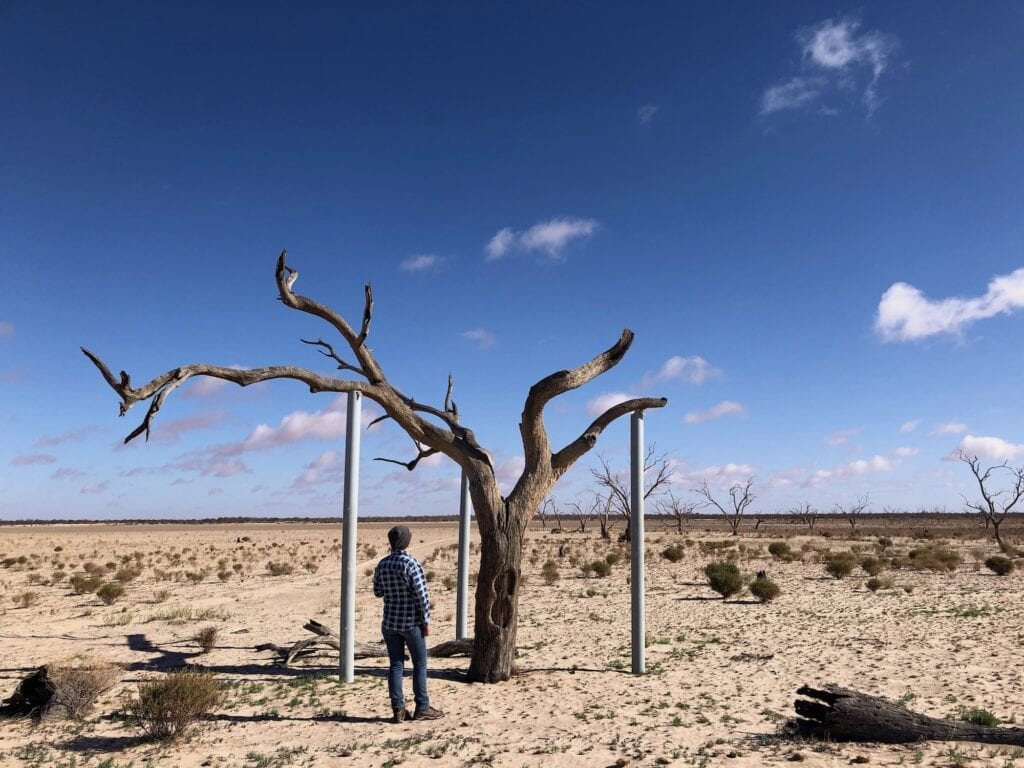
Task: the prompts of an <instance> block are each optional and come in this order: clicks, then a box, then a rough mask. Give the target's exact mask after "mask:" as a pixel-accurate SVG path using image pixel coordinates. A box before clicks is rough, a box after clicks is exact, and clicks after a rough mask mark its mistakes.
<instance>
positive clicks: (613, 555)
mask: <svg viewBox="0 0 1024 768" xmlns="http://www.w3.org/2000/svg"><path fill="white" fill-rule="evenodd" d="M621 559H622V553H621V552H609V553H608V554H607V555H605V556H604V561H605V562H606V563H608V565H615V564H616V563H617V562H619V561H620V560H621Z"/></svg>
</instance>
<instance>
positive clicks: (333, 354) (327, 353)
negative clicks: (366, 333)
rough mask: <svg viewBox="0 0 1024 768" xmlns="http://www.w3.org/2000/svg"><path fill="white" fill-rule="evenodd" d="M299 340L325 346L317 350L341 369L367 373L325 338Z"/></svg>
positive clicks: (362, 373)
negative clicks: (343, 357) (346, 358)
mask: <svg viewBox="0 0 1024 768" xmlns="http://www.w3.org/2000/svg"><path fill="white" fill-rule="evenodd" d="M296 274H298V273H296ZM299 341H301V342H302V343H303V344H309V345H311V346H315V347H324V348H325V349H326V351H325V350H324V349H318V350H317V351H318V352H319V353H320V354H321V355H323V356H324V357H329V358H331V359H332V360H334V361H335V362H337V363H338V370H339V371H355V372H356V373H358V374H359V375H360V376H365V375H366V374H365V373H364V372H363V369H362V368H360V367H359V366H356V365H351V364H350V363H346V362H345V361H344V360H342V359H341V358H340V357H339V356H338V353H337V352H335V351H334V347H332V346H331V345H330V344H328V343H327V342H326V341H324V340H323V339H317V340H316V341H308V340H307V339H299Z"/></svg>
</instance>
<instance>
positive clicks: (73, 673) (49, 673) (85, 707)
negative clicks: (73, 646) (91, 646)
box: [43, 655, 121, 719]
mask: <svg viewBox="0 0 1024 768" xmlns="http://www.w3.org/2000/svg"><path fill="white" fill-rule="evenodd" d="M120 677H121V668H120V667H118V666H117V665H115V664H111V663H110V662H108V661H104V660H103V659H98V658H94V657H91V656H86V655H82V656H73V657H71V658H70V659H67V660H66V661H61V662H57V663H55V664H47V665H46V680H47V682H48V683H49V687H50V689H51V690H52V695H51V698H50V701H49V702H48V703H47V705H46V708H45V712H44V713H43V715H44V717H51V716H53V715H54V714H56V713H60V714H63V715H66V716H67V717H72V718H76V719H77V718H80V717H83V716H84V715H86V714H88V713H89V710H91V709H92V707H93V705H94V704H95V703H96V700H97V699H98V698H99V697H100V696H101V695H102V694H103V693H105V692H106V691H108V690H110V689H111V688H112V687H113V686H114V684H115V683H116V682H117V681H118V679H119V678H120Z"/></svg>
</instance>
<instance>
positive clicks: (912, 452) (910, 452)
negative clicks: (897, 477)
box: [893, 447, 920, 458]
mask: <svg viewBox="0 0 1024 768" xmlns="http://www.w3.org/2000/svg"><path fill="white" fill-rule="evenodd" d="M893 453H895V454H896V455H897V456H899V457H901V458H905V457H907V456H917V454H918V453H920V451H919V450H918V449H917V448H907V447H903V448H897V449H896V450H895V451H893Z"/></svg>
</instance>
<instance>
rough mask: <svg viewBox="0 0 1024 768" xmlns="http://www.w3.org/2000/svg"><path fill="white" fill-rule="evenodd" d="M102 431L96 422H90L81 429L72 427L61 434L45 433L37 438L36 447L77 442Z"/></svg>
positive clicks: (50, 446) (49, 446)
mask: <svg viewBox="0 0 1024 768" xmlns="http://www.w3.org/2000/svg"><path fill="white" fill-rule="evenodd" d="M101 431H102V430H101V429H100V428H99V427H98V426H96V425H95V424H89V425H88V426H85V427H82V428H81V429H72V430H69V431H67V432H63V433H61V434H59V435H43V436H42V437H40V438H39V439H38V440H36V442H35V447H36V448H52V447H53V446H55V445H63V444H64V443H77V442H80V441H82V440H85V439H86V438H89V437H92V436H93V435H95V434H97V433H98V432H101Z"/></svg>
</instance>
